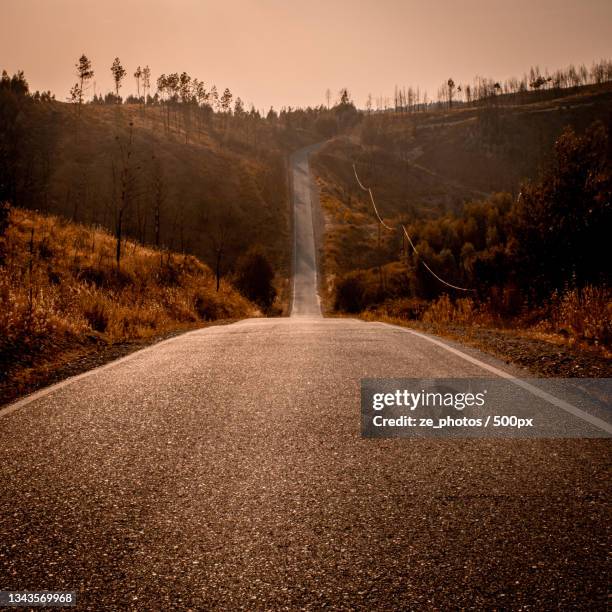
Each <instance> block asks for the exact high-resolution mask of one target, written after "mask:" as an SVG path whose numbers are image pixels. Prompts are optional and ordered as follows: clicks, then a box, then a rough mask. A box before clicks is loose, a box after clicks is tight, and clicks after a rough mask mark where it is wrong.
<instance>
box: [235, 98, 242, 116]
mask: <svg viewBox="0 0 612 612" xmlns="http://www.w3.org/2000/svg"><path fill="white" fill-rule="evenodd" d="M234 115H236V117H242V115H244V103H243V102H242V99H241V98H240V97H238V98H236V101H235V102H234Z"/></svg>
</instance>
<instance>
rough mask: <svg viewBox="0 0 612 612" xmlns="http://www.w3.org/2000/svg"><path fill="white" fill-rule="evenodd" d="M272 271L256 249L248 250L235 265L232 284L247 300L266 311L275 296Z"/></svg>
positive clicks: (260, 252)
mask: <svg viewBox="0 0 612 612" xmlns="http://www.w3.org/2000/svg"><path fill="white" fill-rule="evenodd" d="M273 280H274V270H273V269H272V266H271V265H270V262H269V261H268V259H267V257H266V256H265V255H264V254H263V253H262V251H261V250H260V249H259V248H258V247H254V248H251V249H249V251H247V253H246V254H245V255H243V256H242V257H241V258H240V259H239V260H238V262H237V264H236V276H235V281H234V284H235V285H236V287H237V288H238V290H239V291H240V292H241V293H242V294H243V295H244V296H245V297H246V298H248V299H249V300H251V301H253V302H255V303H256V304H259V305H260V306H261V307H262V308H264V309H266V310H267V309H268V308H270V306H271V305H272V302H273V301H274V298H275V296H276V289H275V288H274V285H273Z"/></svg>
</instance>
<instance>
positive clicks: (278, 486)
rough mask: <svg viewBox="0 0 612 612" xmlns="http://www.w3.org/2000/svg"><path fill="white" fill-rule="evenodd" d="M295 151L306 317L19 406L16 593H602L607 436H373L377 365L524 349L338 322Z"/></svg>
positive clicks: (382, 596)
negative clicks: (367, 410)
mask: <svg viewBox="0 0 612 612" xmlns="http://www.w3.org/2000/svg"><path fill="white" fill-rule="evenodd" d="M293 164H294V168H293V172H294V180H293V182H294V185H295V188H296V208H297V213H298V216H297V219H298V223H297V224H296V237H297V238H296V241H297V244H298V249H302V247H301V246H300V245H305V246H304V248H303V252H302V251H299V252H298V253H296V261H297V262H298V265H297V266H296V276H297V277H296V287H297V290H296V302H295V304H294V306H293V314H294V315H295V316H292V317H288V318H279V319H252V320H246V321H242V322H239V323H236V324H233V325H228V326H217V327H211V328H208V329H205V330H201V331H196V332H191V333H188V334H184V335H182V336H180V337H177V338H173V339H171V340H168V341H165V342H162V343H160V344H158V345H155V346H153V347H150V348H148V349H145V350H143V351H140V352H138V353H135V354H133V355H131V356H129V357H127V358H124V359H122V360H119V361H117V362H114V363H112V364H109V365H107V366H105V367H103V368H100V369H98V370H95V371H93V372H92V373H90V374H88V375H84V376H81V377H78V378H77V379H73V380H71V381H68V382H67V383H63V384H60V385H57V386H55V387H51V388H49V389H47V390H45V391H44V392H42V393H38V394H36V395H34V396H32V397H31V398H29V399H27V400H26V401H22V402H20V403H18V404H15V405H13V406H12V407H9V408H8V409H5V410H4V411H2V412H0V431H1V432H2V445H1V447H0V487H1V490H2V498H1V500H0V589H5V590H7V589H10V590H24V589H30V590H34V589H36V590H41V589H55V590H62V589H66V590H75V591H77V593H78V599H79V609H89V610H129V609H134V610H187V609H191V610H209V609H220V610H240V609H244V610H259V609H261V610H263V609H266V610H299V609H309V610H321V609H335V610H349V609H350V610H353V609H359V610H393V609H456V608H460V607H465V608H476V609H478V608H480V609H482V608H491V607H493V606H496V607H498V608H507V609H521V608H522V609H550V608H559V607H560V608H574V609H575V608H576V607H578V608H580V607H581V608H583V609H598V608H599V609H603V607H604V605H605V601H606V596H607V573H606V571H607V566H606V555H607V552H608V549H609V541H608V539H607V525H608V519H609V514H608V511H609V507H607V506H606V502H607V501H608V500H609V495H608V490H609V483H608V476H609V474H608V473H607V468H608V466H609V457H610V455H609V442H608V441H606V440H559V441H537V440H536V441H527V440H507V441H503V442H502V441H492V440H456V441H451V440H446V441H443V440H418V441H411V440H406V439H404V440H367V439H362V438H360V435H359V380H360V378H362V377H401V376H403V377H408V376H429V377H434V376H440V377H442V376H487V375H490V372H487V371H486V370H484V369H483V368H482V367H481V366H479V365H478V360H482V362H483V363H487V364H493V365H494V366H495V367H499V368H503V367H504V366H503V365H500V364H499V363H496V362H494V361H493V360H491V359H490V358H487V357H485V356H484V355H479V354H478V353H476V352H474V351H468V350H467V349H466V353H469V355H470V356H471V357H473V358H475V359H476V361H468V360H466V359H465V358H462V357H461V356H460V355H459V354H457V353H453V352H450V351H449V350H447V349H446V348H444V346H442V345H440V344H434V343H432V342H431V341H430V340H428V339H427V338H424V337H419V336H414V335H411V334H409V333H406V332H404V331H402V330H400V329H398V328H392V327H388V326H384V325H382V324H376V323H371V324H366V323H363V322H359V321H354V320H349V319H330V318H323V317H321V316H320V309H319V308H318V300H317V297H316V291H315V289H316V279H315V278H314V275H315V268H314V267H313V262H314V245H313V244H312V240H311V238H312V227H311V221H310V220H309V212H308V210H307V209H308V208H310V200H309V199H308V198H307V197H306V193H307V191H308V189H307V182H308V163H307V159H306V157H305V156H303V155H297V156H295V158H294V162H293ZM309 224H310V226H309ZM309 237H310V238H309ZM309 240H310V243H309Z"/></svg>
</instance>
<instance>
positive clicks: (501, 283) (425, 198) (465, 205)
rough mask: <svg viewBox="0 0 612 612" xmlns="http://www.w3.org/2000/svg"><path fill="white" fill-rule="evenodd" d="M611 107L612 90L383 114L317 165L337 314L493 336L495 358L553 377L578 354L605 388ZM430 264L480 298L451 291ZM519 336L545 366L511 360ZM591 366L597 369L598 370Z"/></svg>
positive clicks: (325, 258) (329, 149)
mask: <svg viewBox="0 0 612 612" xmlns="http://www.w3.org/2000/svg"><path fill="white" fill-rule="evenodd" d="M611 96H612V88H611V85H610V84H609V83H608V84H604V85H602V86H600V87H592V88H585V89H582V90H580V91H573V92H571V94H569V95H568V94H565V93H563V92H561V93H560V95H559V96H558V97H557V98H554V97H553V96H552V94H551V95H550V96H549V97H548V98H547V99H546V100H542V99H535V100H534V99H533V98H532V97H528V99H527V102H526V103H523V102H521V100H520V99H519V98H517V97H514V98H512V97H510V98H507V99H506V100H505V102H503V103H502V102H501V101H500V102H499V103H496V104H495V105H487V106H484V107H481V108H465V107H463V108H458V109H453V110H452V111H451V110H449V109H444V110H439V111H437V112H428V113H420V114H419V113H417V114H403V115H399V114H393V113H387V114H380V115H377V114H374V115H371V116H369V117H365V118H364V120H363V121H362V122H361V124H360V125H359V126H357V127H355V129H354V130H353V132H354V133H353V136H352V137H351V138H347V137H344V138H336V139H335V140H334V141H332V142H331V143H329V144H328V145H327V146H326V147H325V148H323V149H322V150H321V151H320V153H319V154H318V155H317V158H316V159H315V160H314V164H313V165H314V168H315V172H316V174H317V176H318V180H319V185H320V188H321V205H322V209H323V211H324V213H325V239H324V242H323V245H322V262H323V272H324V274H323V275H322V276H323V278H324V287H323V293H324V296H325V298H326V300H325V301H326V303H327V306H328V310H330V311H336V312H349V313H358V314H360V316H363V317H365V318H367V319H378V320H380V319H383V320H387V321H393V322H396V323H399V324H402V325H411V326H416V327H419V328H421V329H426V330H428V331H432V332H434V333H440V334H444V335H450V336H452V337H455V338H457V339H459V340H460V341H462V342H470V341H473V340H474V339H475V338H476V337H478V340H477V341H476V342H474V343H475V344H476V345H477V346H479V347H480V348H485V349H487V350H491V351H492V352H495V353H498V354H499V355H501V356H503V355H504V354H506V355H507V354H512V353H513V352H514V353H516V355H517V361H519V362H521V363H528V365H529V367H532V368H533V369H534V370H535V371H539V372H544V371H545V372H546V373H547V374H551V373H553V374H554V363H556V362H555V360H557V362H558V361H559V360H560V359H562V358H561V357H560V355H562V354H563V351H564V350H565V349H567V350H570V351H572V355H571V358H569V357H568V358H567V359H568V363H569V362H570V361H572V360H573V361H574V363H576V364H577V365H576V367H577V368H578V369H579V370H580V372H579V373H580V375H584V373H585V372H590V373H591V374H593V375H601V372H602V371H604V370H605V368H603V369H602V366H601V363H600V362H599V360H603V361H606V360H608V362H609V358H610V356H611V354H610V349H611V346H612V293H611V292H610V289H609V257H608V256H607V253H606V243H607V239H606V235H605V233H604V232H605V230H603V229H602V228H605V227H606V226H609V220H610V212H609V204H608V205H607V207H606V201H608V202H609V187H610V180H611V177H612V174H611V172H610V158H609V142H610V140H609V136H608V133H609V132H608V129H607V121H608V115H607V113H608V111H609V102H610V99H611ZM598 119H600V121H597V120H598ZM601 119H603V120H604V121H603V122H602V121H601ZM567 126H570V127H569V128H568V127H567ZM353 163H356V165H357V168H358V171H359V174H360V178H361V180H362V181H363V182H364V183H365V184H366V185H368V186H371V187H372V188H373V190H374V193H375V196H376V201H377V203H378V207H379V210H380V213H381V215H382V216H383V217H384V218H385V220H386V222H387V223H388V224H391V225H392V226H393V227H398V228H399V227H400V226H401V225H402V224H403V225H405V226H406V227H407V228H408V232H409V234H410V235H411V236H412V239H413V241H414V243H415V244H416V246H417V249H418V251H419V254H420V255H419V256H416V255H415V254H414V252H413V251H412V249H411V248H410V247H409V246H408V245H407V244H406V241H405V240H404V239H403V236H402V233H401V231H397V232H390V231H386V230H384V229H383V230H382V231H381V229H380V225H379V224H378V222H377V220H376V218H375V216H374V214H373V211H372V208H371V203H370V202H369V199H368V196H367V194H364V193H363V192H362V191H361V189H360V188H359V186H358V185H357V182H356V180H355V177H354V174H353V170H352V164H353ZM481 189H483V190H487V191H489V190H491V189H495V190H497V191H501V190H502V189H508V190H509V191H511V193H492V194H491V193H486V192H484V191H480V190H481ZM519 191H520V192H521V197H518V193H519ZM421 258H422V260H424V261H426V262H427V263H428V264H429V265H430V266H431V267H432V268H433V269H434V270H435V271H436V272H437V273H438V274H439V275H441V276H442V277H443V278H444V279H446V280H447V281H448V282H450V283H453V284H457V285H459V286H462V287H468V288H471V291H468V292H460V291H453V290H452V289H450V290H449V288H448V287H445V286H444V285H443V284H441V283H440V282H439V281H437V280H436V279H435V278H433V277H432V275H431V274H429V272H428V271H427V270H426V269H425V268H424V266H423V265H422V261H421ZM466 295H467V296H469V297H466ZM519 337H520V338H522V340H521V342H522V343H523V344H522V346H523V347H524V348H525V347H527V348H525V350H526V352H528V353H530V357H529V358H526V357H525V356H524V355H522V353H521V350H522V349H521V348H520V347H519V348H517V349H516V350H515V349H514V348H509V347H508V342H510V340H512V339H514V340H516V339H517V338H519ZM492 339H493V340H492ZM500 347H501V348H500ZM560 347H565V348H564V349H563V350H562V349H561V348H560ZM548 353H550V355H552V357H550V363H549V364H548V366H547V368H548V369H544V370H543V369H542V368H540V367H538V364H537V363H536V362H537V359H536V357H535V355H537V354H539V355H540V356H542V355H544V356H543V357H542V359H544V360H545V361H547V363H548V360H549V358H548V357H547V356H546V355H547V354H548ZM565 358H566V357H563V359H565ZM583 358H584V359H586V360H587V361H588V360H589V359H593V360H594V363H595V362H596V364H595V365H593V366H592V367H591V365H592V364H591V365H588V366H585V367H584V368H582V366H581V365H580V360H581V359H582V360H583V361H584V359H583ZM534 364H535V365H534ZM559 367H560V371H563V372H564V373H565V374H568V375H573V372H571V371H570V370H568V368H567V367H565V366H563V367H561V366H559ZM607 371H609V368H608V370H607Z"/></svg>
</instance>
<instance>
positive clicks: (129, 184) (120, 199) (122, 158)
mask: <svg viewBox="0 0 612 612" xmlns="http://www.w3.org/2000/svg"><path fill="white" fill-rule="evenodd" d="M133 145H134V124H133V123H132V122H131V121H130V124H129V132H128V138H127V142H125V143H123V142H122V141H121V139H120V138H119V136H117V146H118V149H119V164H118V167H117V166H116V165H115V162H113V165H112V171H113V192H114V193H113V208H114V210H113V213H114V225H115V240H116V251H115V259H116V262H117V270H119V269H120V267H121V240H122V238H123V228H124V223H125V217H126V215H127V213H128V210H129V208H130V205H131V203H132V201H133V199H134V191H135V185H136V174H135V171H136V169H137V168H135V167H134V165H133V159H132V154H133Z"/></svg>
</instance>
